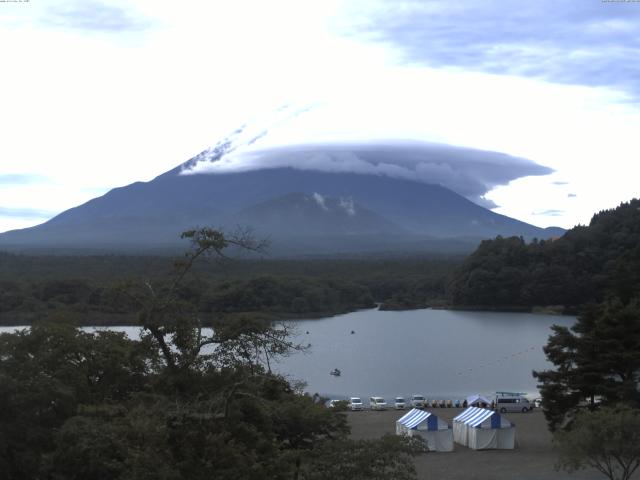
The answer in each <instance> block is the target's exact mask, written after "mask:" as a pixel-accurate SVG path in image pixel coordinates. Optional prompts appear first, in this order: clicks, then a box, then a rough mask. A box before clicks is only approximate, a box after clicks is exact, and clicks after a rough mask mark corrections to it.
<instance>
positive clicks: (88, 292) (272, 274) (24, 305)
mask: <svg viewBox="0 0 640 480" xmlns="http://www.w3.org/2000/svg"><path fill="white" fill-rule="evenodd" d="M460 262H461V258H459V257H453V258H407V259H403V258H395V259H364V260H354V259H340V260H337V259H336V260H328V259H323V260H226V261H215V262H214V261H210V262H202V263H201V264H199V265H197V266H196V267H194V269H193V274H194V275H193V276H192V277H191V279H190V281H188V282H185V284H184V285H183V286H182V287H181V289H180V291H179V292H178V293H179V295H180V297H181V298H182V299H183V300H186V301H189V302H190V303H192V304H194V305H197V307H198V309H199V311H200V313H201V314H202V315H203V318H204V319H205V321H206V319H207V317H208V316H210V315H217V314H229V315H233V314H237V313H254V314H256V315H260V316H266V317H271V318H295V317H298V318H301V317H306V318H308V317H315V316H326V315H332V314H337V313H343V312H347V311H353V310H356V309H360V308H371V307H373V306H374V305H375V304H376V303H381V304H383V308H389V309H393V308H417V307H423V306H426V305H431V304H443V303H444V302H445V301H446V300H445V295H446V292H445V285H446V283H447V276H448V275H449V273H450V272H451V271H452V270H453V268H454V267H455V266H456V265H458V264H459V263H460ZM170 272H171V262H170V261H168V259H167V258H166V257H145V256H118V255H105V256H52V255H51V256H28V255H13V254H7V253H0V323H1V324H5V325H15V324H28V323H31V322H32V321H34V320H36V319H41V318H47V317H49V316H53V315H58V314H59V313H60V312H64V313H65V315H67V316H68V315H73V316H74V317H75V318H76V319H77V321H78V322H80V323H82V324H93V325H101V324H131V323H132V322H135V321H136V318H135V314H136V312H138V310H139V305H137V304H136V302H135V299H134V298H132V297H131V296H130V295H128V294H127V292H128V291H129V290H130V289H129V288H128V287H129V286H130V285H131V284H136V283H137V284H141V283H143V282H146V281H150V282H155V283H157V284H159V285H161V284H162V282H163V281H166V279H167V278H169V277H170Z"/></svg>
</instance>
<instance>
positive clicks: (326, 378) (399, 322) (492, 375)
mask: <svg viewBox="0 0 640 480" xmlns="http://www.w3.org/2000/svg"><path fill="white" fill-rule="evenodd" d="M574 322H575V318H574V317H563V316H554V315H538V314H527V313H495V312H469V311H453V310H431V309H425V310H410V311H379V310H375V309H374V310H361V311H358V312H352V313H348V314H345V315H338V316H335V317H329V318H323V319H316V320H299V321H296V322H291V323H294V324H295V326H296V339H297V340H298V342H299V343H303V344H307V343H309V344H311V347H310V349H309V351H308V352H306V353H297V354H294V355H292V356H290V357H288V358H284V359H282V360H281V361H280V362H278V363H277V364H276V365H274V366H273V367H274V369H275V370H277V371H278V372H280V373H282V374H284V375H286V376H288V377H289V378H290V379H292V380H304V381H306V382H307V384H308V386H307V391H309V392H310V393H315V392H318V393H320V394H322V395H325V396H328V397H332V398H342V397H348V396H360V397H364V398H366V397H369V396H372V395H380V396H383V397H385V398H387V401H388V400H389V399H391V398H392V397H395V396H397V395H402V396H405V397H408V396H410V395H411V394H413V393H420V394H422V395H425V396H426V397H427V398H451V399H455V398H463V397H465V396H467V395H470V394H472V393H482V394H485V395H489V396H492V395H495V392H496V391H509V392H527V393H528V394H529V396H530V397H536V396H538V394H537V388H536V381H535V379H534V378H533V377H532V376H531V371H532V370H542V369H545V368H549V367H550V364H549V363H548V362H547V361H546V359H545V356H544V352H543V351H542V347H543V346H544V345H545V344H546V342H547V339H548V337H549V334H550V333H551V330H550V327H551V325H553V324H558V325H564V326H571V325H573V323H574ZM12 330H13V328H9V327H5V328H0V332H2V331H12ZM114 330H118V331H125V332H127V334H128V335H130V336H131V337H132V338H135V337H137V331H138V329H137V328H136V327H114ZM352 331H353V332H354V333H353V334H352V333H351V332H352ZM307 332H308V333H307ZM334 368H339V369H340V370H341V372H342V375H341V376H339V377H334V376H332V375H329V372H330V371H331V370H333V369H334Z"/></svg>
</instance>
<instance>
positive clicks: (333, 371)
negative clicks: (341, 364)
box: [329, 368, 342, 377]
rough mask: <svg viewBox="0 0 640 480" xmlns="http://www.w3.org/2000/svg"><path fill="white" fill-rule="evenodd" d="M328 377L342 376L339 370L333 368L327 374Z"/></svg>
mask: <svg viewBox="0 0 640 480" xmlns="http://www.w3.org/2000/svg"><path fill="white" fill-rule="evenodd" d="M329 375H333V376H334V377H339V376H340V375H342V372H341V371H340V370H339V369H337V368H334V369H333V370H331V371H330V372H329Z"/></svg>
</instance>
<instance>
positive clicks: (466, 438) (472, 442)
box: [453, 407, 516, 450]
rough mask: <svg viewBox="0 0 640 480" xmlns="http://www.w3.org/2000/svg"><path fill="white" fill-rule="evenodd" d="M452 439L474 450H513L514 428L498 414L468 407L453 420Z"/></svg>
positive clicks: (514, 440) (514, 441) (484, 409)
mask: <svg viewBox="0 0 640 480" xmlns="http://www.w3.org/2000/svg"><path fill="white" fill-rule="evenodd" d="M453 439H454V441H455V442H456V443H459V444H460V445H464V446H467V447H469V448H472V449H474V450H486V449H507V450H513V449H514V448H515V443H516V428H515V425H514V424H513V423H511V422H510V421H509V420H507V419H506V418H504V417H502V415H500V414H499V413H498V412H494V411H493V410H488V409H486V408H477V407H469V408H467V409H466V410H465V411H464V412H462V413H461V414H460V415H458V416H457V417H455V418H454V419H453Z"/></svg>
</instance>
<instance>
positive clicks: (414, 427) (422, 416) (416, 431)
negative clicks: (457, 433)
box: [396, 408, 453, 452]
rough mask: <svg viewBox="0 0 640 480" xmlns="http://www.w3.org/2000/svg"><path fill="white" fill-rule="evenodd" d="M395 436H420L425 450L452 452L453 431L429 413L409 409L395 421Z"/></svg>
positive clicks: (445, 423)
mask: <svg viewBox="0 0 640 480" xmlns="http://www.w3.org/2000/svg"><path fill="white" fill-rule="evenodd" d="M396 434H397V435H407V436H409V437H412V436H415V435H420V436H421V437H422V438H424V440H425V442H426V444H427V448H428V449H429V450H431V451H435V452H452V451H453V431H452V430H451V427H449V424H448V423H447V422H445V421H444V420H442V419H440V418H438V417H437V416H436V415H434V414H433V413H431V412H427V411H424V410H418V409H416V408H413V409H411V410H410V411H409V412H407V413H406V414H404V415H403V416H402V417H400V418H399V419H398V420H396Z"/></svg>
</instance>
